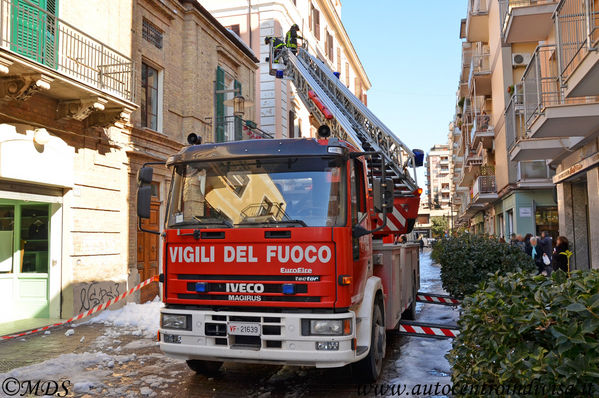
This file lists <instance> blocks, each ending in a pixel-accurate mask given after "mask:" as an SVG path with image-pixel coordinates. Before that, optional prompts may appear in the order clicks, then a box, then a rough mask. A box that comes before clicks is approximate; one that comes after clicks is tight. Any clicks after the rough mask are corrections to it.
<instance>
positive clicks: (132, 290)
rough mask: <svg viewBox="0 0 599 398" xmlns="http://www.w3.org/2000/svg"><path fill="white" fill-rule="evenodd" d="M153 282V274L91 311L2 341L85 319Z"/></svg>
mask: <svg viewBox="0 0 599 398" xmlns="http://www.w3.org/2000/svg"><path fill="white" fill-rule="evenodd" d="M152 282H158V276H153V277H151V278H150V279H147V280H145V281H143V282H142V283H140V284H139V285H137V286H135V287H133V288H131V289H129V290H128V291H126V292H125V293H123V294H121V295H120V296H118V297H117V298H114V299H111V300H108V301H107V302H105V303H104V304H100V305H97V306H95V307H94V308H92V309H90V310H89V311H85V312H82V313H81V314H79V315H77V316H74V317H72V318H71V319H67V320H66V321H64V322H59V323H55V324H52V325H47V326H44V327H41V328H38V329H33V330H29V331H27V332H23V333H18V334H12V335H6V336H0V341H3V340H8V339H14V338H16V337H23V336H27V335H30V334H33V333H37V332H43V331H44V330H48V329H50V328H53V327H56V326H61V325H66V324H67V323H71V322H73V321H78V320H80V319H83V318H85V317H88V316H90V315H92V314H95V313H96V312H98V311H102V310H105V309H106V308H108V307H110V306H111V305H113V304H115V303H116V302H118V301H120V300H122V299H124V298H125V297H127V296H129V295H130V294H132V293H134V292H136V291H138V290H139V289H141V288H142V287H144V286H147V285H149V284H150V283H152Z"/></svg>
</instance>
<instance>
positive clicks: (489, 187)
mask: <svg viewBox="0 0 599 398" xmlns="http://www.w3.org/2000/svg"><path fill="white" fill-rule="evenodd" d="M493 193H497V185H495V176H479V177H478V178H477V179H476V181H474V185H473V186H472V197H473V198H476V197H477V196H479V195H481V194H493Z"/></svg>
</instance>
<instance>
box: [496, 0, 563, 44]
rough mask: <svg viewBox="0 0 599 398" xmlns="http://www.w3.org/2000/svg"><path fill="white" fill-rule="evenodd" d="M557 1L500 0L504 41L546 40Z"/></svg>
mask: <svg viewBox="0 0 599 398" xmlns="http://www.w3.org/2000/svg"><path fill="white" fill-rule="evenodd" d="M557 3H558V1H557V0H499V15H500V21H501V23H502V25H501V34H502V37H503V41H504V42H505V43H510V44H511V43H525V42H536V41H541V40H546V38H547V36H548V35H549V32H550V31H551V28H552V26H553V19H552V15H553V12H554V11H555V8H556V6H557Z"/></svg>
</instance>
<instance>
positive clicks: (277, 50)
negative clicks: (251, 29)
mask: <svg viewBox="0 0 599 398" xmlns="http://www.w3.org/2000/svg"><path fill="white" fill-rule="evenodd" d="M271 41H272V48H273V50H274V51H273V58H274V59H273V60H272V62H273V63H275V64H278V63H279V57H280V56H281V50H282V49H283V47H285V42H284V41H283V40H281V39H279V38H278V37H272V36H266V37H265V38H264V44H266V45H268V44H270V42H271ZM267 61H268V60H267Z"/></svg>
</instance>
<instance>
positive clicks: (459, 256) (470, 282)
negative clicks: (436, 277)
mask: <svg viewBox="0 0 599 398" xmlns="http://www.w3.org/2000/svg"><path fill="white" fill-rule="evenodd" d="M431 257H432V259H433V260H434V261H435V262H437V263H439V264H440V265H441V282H442V283H443V289H445V290H446V291H447V292H448V293H449V294H450V295H451V296H453V297H456V298H459V299H461V298H463V297H465V296H467V295H469V294H472V293H474V292H475V291H476V289H477V288H478V285H479V284H480V283H481V282H483V281H485V280H486V279H487V278H488V277H489V275H490V274H494V273H495V272H497V271H499V273H500V274H506V273H508V272H517V271H527V272H533V271H535V270H536V267H535V265H534V261H533V260H532V258H531V257H530V256H527V255H526V254H525V253H524V252H523V251H522V250H520V249H519V248H517V247H515V246H510V245H508V244H506V243H502V242H499V241H498V240H496V239H492V238H488V237H486V236H479V235H471V234H462V235H459V236H457V237H449V238H444V239H441V240H439V241H437V242H435V244H434V246H433V252H432V255H431Z"/></svg>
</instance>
